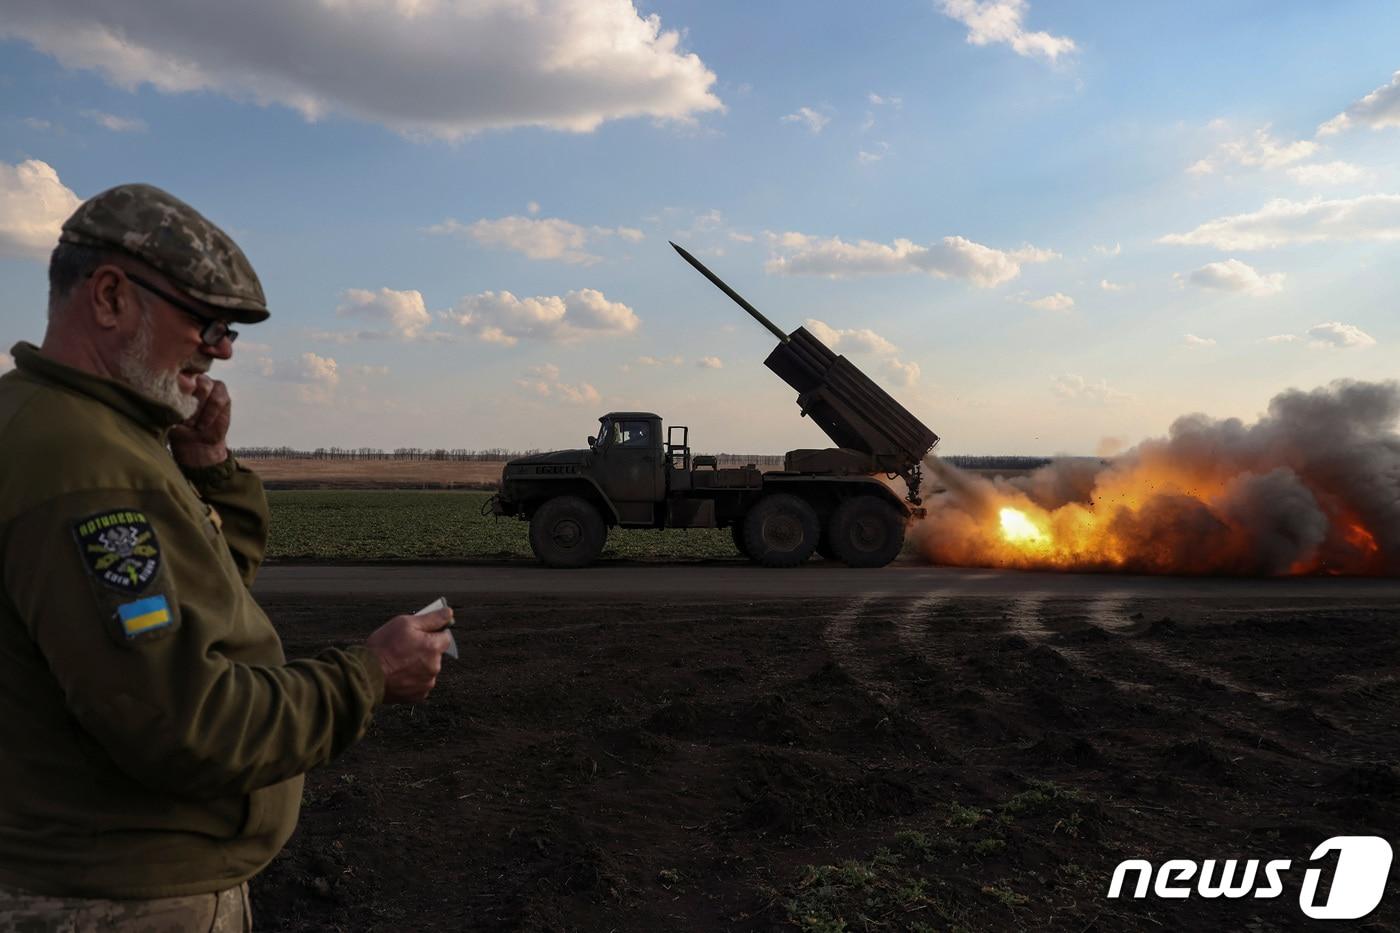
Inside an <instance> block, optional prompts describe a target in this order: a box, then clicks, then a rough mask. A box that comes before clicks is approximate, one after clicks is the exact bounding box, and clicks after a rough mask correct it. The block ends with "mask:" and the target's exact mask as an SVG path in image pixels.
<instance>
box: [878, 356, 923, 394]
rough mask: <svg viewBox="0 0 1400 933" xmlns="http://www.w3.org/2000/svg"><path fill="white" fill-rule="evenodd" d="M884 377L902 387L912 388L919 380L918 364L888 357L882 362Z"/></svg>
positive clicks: (892, 383)
mask: <svg viewBox="0 0 1400 933" xmlns="http://www.w3.org/2000/svg"><path fill="white" fill-rule="evenodd" d="M883 369H884V373H885V379H886V380H887V381H888V382H889V383H890V384H891V385H896V386H899V387H900V388H902V389H912V388H913V387H914V385H915V384H916V383H917V382H918V381H919V364H918V363H905V362H903V361H901V360H900V359H898V358H893V359H888V360H886V361H885V362H884V364H883Z"/></svg>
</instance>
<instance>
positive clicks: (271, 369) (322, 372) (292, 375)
mask: <svg viewBox="0 0 1400 933" xmlns="http://www.w3.org/2000/svg"><path fill="white" fill-rule="evenodd" d="M256 368H257V370H258V372H260V373H261V374H262V375H263V376H264V377H265V378H267V379H271V380H273V381H275V382H288V383H292V384H293V385H294V386H295V387H296V390H297V397H298V398H299V399H300V400H301V401H302V402H304V403H305V404H308V405H329V404H330V403H331V402H332V401H334V400H335V388H336V386H338V385H339V384H340V367H339V366H338V365H337V364H336V361H335V360H334V359H332V358H331V357H328V356H318V355H317V354H315V353H303V354H302V355H301V356H299V357H297V358H296V359H294V360H273V359H269V358H268V357H261V358H259V359H258V361H257V366H256Z"/></svg>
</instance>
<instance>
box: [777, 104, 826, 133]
mask: <svg viewBox="0 0 1400 933" xmlns="http://www.w3.org/2000/svg"><path fill="white" fill-rule="evenodd" d="M782 122H784V123H805V124H806V125H807V129H809V130H811V131H812V133H813V135H815V134H817V133H820V132H821V131H822V128H823V127H825V126H826V125H827V124H828V123H830V122H831V117H829V116H827V115H826V114H824V113H819V112H817V111H815V110H813V109H812V108H811V107H798V108H797V112H796V113H790V114H788V115H787V116H785V117H783V118H782Z"/></svg>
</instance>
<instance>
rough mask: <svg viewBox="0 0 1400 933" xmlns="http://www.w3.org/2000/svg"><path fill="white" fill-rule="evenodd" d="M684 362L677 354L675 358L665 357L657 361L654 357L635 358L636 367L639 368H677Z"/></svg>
mask: <svg viewBox="0 0 1400 933" xmlns="http://www.w3.org/2000/svg"><path fill="white" fill-rule="evenodd" d="M684 362H685V358H684V357H682V356H681V355H680V354H679V353H677V354H676V355H675V356H666V357H661V358H659V359H658V358H657V357H654V356H639V357H637V365H639V366H679V365H681V364H682V363H684Z"/></svg>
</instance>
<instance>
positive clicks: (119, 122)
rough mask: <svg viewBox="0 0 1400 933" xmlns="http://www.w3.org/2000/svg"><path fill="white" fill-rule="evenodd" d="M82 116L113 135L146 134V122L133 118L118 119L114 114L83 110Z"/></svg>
mask: <svg viewBox="0 0 1400 933" xmlns="http://www.w3.org/2000/svg"><path fill="white" fill-rule="evenodd" d="M83 116H85V117H87V118H88V119H89V120H91V121H92V122H93V123H96V124H97V125H98V126H100V127H102V128H103V129H106V130H111V131H112V132H113V133H144V132H146V121H145V120H138V119H136V118H134V117H118V116H115V115H114V114H110V113H103V112H101V111H100V110H84V111H83Z"/></svg>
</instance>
